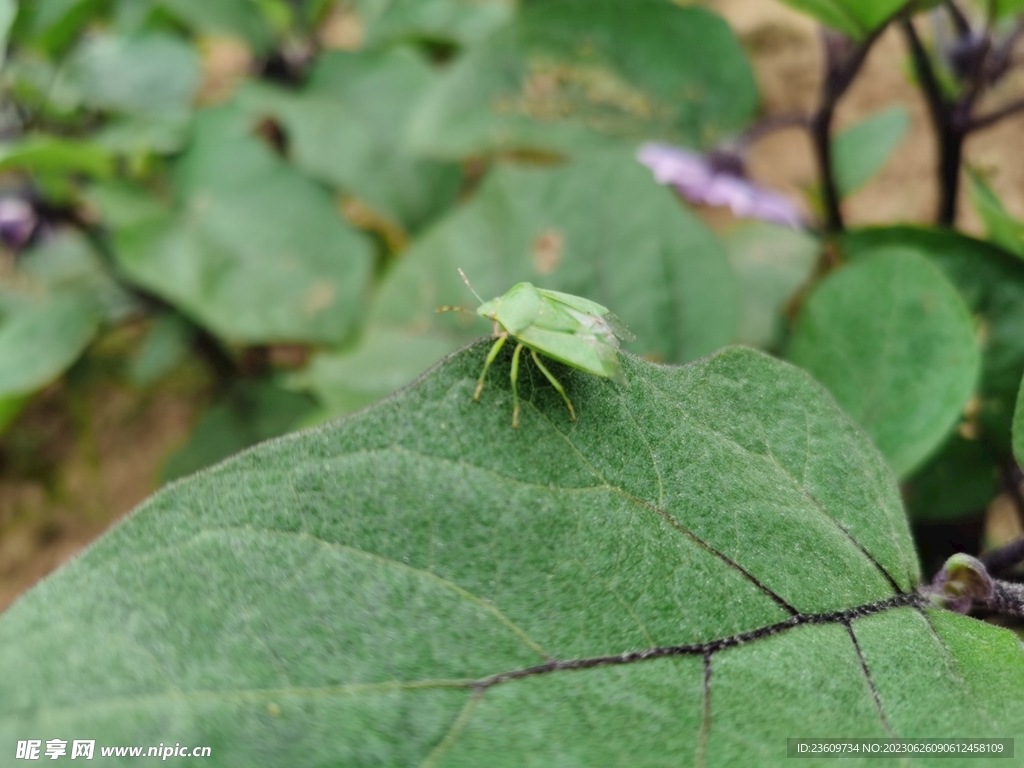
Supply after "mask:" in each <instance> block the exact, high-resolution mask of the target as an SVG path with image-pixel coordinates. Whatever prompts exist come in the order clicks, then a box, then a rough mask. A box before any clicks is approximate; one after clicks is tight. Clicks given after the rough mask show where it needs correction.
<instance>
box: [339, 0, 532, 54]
mask: <svg viewBox="0 0 1024 768" xmlns="http://www.w3.org/2000/svg"><path fill="white" fill-rule="evenodd" d="M513 6H514V4H513V2H512V0H357V2H356V8H357V9H358V10H359V17H360V18H361V20H362V21H363V24H364V25H365V26H366V27H367V34H366V37H367V41H366V42H367V44H368V45H370V46H376V45H381V44H386V43H390V42H395V41H399V40H408V39H409V38H423V39H427V40H432V41H440V42H447V43H462V44H470V43H474V42H478V41H479V40H482V39H484V38H486V37H487V36H488V35H489V34H490V33H491V32H493V31H494V30H495V29H497V28H498V27H500V26H501V25H502V24H504V23H506V22H508V21H509V20H510V19H511V18H512V12H513Z"/></svg>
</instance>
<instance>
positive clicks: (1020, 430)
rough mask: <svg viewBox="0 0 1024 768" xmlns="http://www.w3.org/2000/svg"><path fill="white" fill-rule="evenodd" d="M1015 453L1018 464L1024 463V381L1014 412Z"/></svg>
mask: <svg viewBox="0 0 1024 768" xmlns="http://www.w3.org/2000/svg"><path fill="white" fill-rule="evenodd" d="M1013 455H1014V457H1015V458H1016V459H1017V463H1018V464H1024V383H1022V384H1021V389H1020V394H1019V395H1018V396H1017V408H1016V409H1015V410H1014V414H1013Z"/></svg>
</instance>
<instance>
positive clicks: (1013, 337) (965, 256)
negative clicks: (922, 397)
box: [843, 227, 1024, 450]
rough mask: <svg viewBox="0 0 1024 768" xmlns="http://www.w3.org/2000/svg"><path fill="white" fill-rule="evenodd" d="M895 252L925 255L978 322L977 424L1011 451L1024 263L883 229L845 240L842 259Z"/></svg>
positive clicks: (937, 233)
mask: <svg viewBox="0 0 1024 768" xmlns="http://www.w3.org/2000/svg"><path fill="white" fill-rule="evenodd" d="M891 248H910V249H913V250H915V251H917V252H918V253H921V254H924V255H926V256H927V257H928V258H929V259H930V260H931V261H932V262H934V263H935V265H936V266H938V267H939V268H940V269H941V270H942V271H943V272H944V273H945V274H946V277H947V278H949V280H950V281H951V282H952V283H953V285H955V286H956V287H957V289H958V291H959V293H960V295H961V297H962V298H963V300H964V302H965V303H966V304H967V308H968V309H969V311H970V312H971V314H972V316H974V317H976V318H977V321H976V322H977V338H978V341H979V345H980V347H981V349H982V373H981V382H980V387H979V390H978V399H979V402H978V413H977V417H976V418H977V421H978V423H979V426H980V427H981V429H982V430H983V432H984V434H985V436H986V439H988V440H991V441H992V442H993V443H994V444H995V445H996V446H997V447H999V448H1001V449H1003V450H1009V446H1010V422H1011V419H1012V418H1013V409H1014V404H1015V403H1016V400H1017V391H1018V389H1019V386H1020V380H1021V375H1022V374H1024V335H1022V334H1021V333H1020V329H1021V328H1024V263H1022V262H1021V260H1020V259H1018V258H1016V257H1015V256H1013V255H1011V254H1008V253H1006V252H1005V251H1002V250H999V249H997V248H993V247H992V246H989V245H987V244H985V243H983V242H980V241H978V240H975V239H973V238H970V237H966V236H964V235H961V234H958V233H955V232H948V231H943V230H936V229H924V228H916V227H880V228H877V229H866V230H861V231H859V232H853V233H851V234H850V235H849V236H847V237H846V238H844V240H843V253H844V254H845V255H846V256H847V257H849V258H850V259H851V260H857V259H860V258H863V257H865V256H868V255H870V254H871V253H874V252H875V251H877V250H881V249H891Z"/></svg>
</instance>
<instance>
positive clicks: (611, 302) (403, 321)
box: [307, 151, 737, 406]
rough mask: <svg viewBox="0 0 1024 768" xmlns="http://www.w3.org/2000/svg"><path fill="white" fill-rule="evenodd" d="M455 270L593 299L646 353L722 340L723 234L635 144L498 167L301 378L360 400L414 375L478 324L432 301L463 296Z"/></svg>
mask: <svg viewBox="0 0 1024 768" xmlns="http://www.w3.org/2000/svg"><path fill="white" fill-rule="evenodd" d="M459 268H461V269H462V270H463V271H465V273H466V274H467V275H468V276H469V279H470V280H471V281H472V282H473V285H474V287H475V288H476V290H477V291H478V292H479V293H480V295H481V296H483V297H484V298H485V299H487V298H492V297H494V296H499V295H501V294H503V293H505V291H507V290H508V289H509V288H511V287H512V285H513V284H514V283H516V282H518V281H520V280H527V281H530V282H533V283H535V284H537V285H539V286H542V287H545V288H553V289H556V290H561V291H566V292H568V293H573V294H576V295H579V296H585V297H587V298H590V299H593V300H594V301H598V302H600V303H601V304H603V305H605V306H607V307H609V308H611V310H612V311H613V312H614V313H615V314H617V315H618V316H619V317H620V318H622V320H623V321H625V323H626V325H628V326H629V328H630V330H631V331H632V332H633V333H634V334H636V336H637V341H636V343H635V344H634V345H632V347H631V348H632V349H634V350H636V351H638V352H641V353H643V354H645V355H649V356H651V357H653V358H654V359H658V360H666V361H674V362H683V361H687V360H693V359H695V358H697V357H700V356H701V355H706V354H708V353H710V352H713V351H714V350H716V349H718V348H719V347H721V346H723V345H725V344H728V343H729V342H730V341H732V339H733V330H734V327H735V322H736V305H737V299H736V294H737V288H736V278H735V277H734V276H733V274H732V272H731V270H730V268H729V264H728V260H727V258H726V255H725V253H724V250H723V248H722V246H721V244H720V243H719V242H718V241H717V240H716V239H715V237H714V235H712V234H711V233H710V232H709V231H708V230H707V229H706V228H705V227H704V226H703V225H702V224H701V223H700V222H699V221H698V220H697V219H696V218H695V217H694V216H693V215H692V214H690V213H689V212H688V211H687V210H686V209H685V208H683V207H682V206H681V205H679V202H678V200H677V199H676V198H675V196H674V195H673V194H672V193H671V192H670V191H668V190H666V189H665V188H664V187H662V186H660V185H658V184H657V183H656V182H655V181H654V180H653V179H652V178H651V175H650V173H649V172H648V171H647V169H646V168H644V167H643V166H641V165H640V164H639V163H637V162H636V161H635V160H634V159H633V157H632V153H628V152H618V151H616V152H608V153H605V152H601V153H596V154H589V155H586V156H585V157H583V158H581V159H580V160H579V161H578V162H573V163H568V164H565V165H562V166H556V167H551V168H524V167H521V166H499V167H497V168H495V169H494V170H493V171H492V172H491V174H490V176H489V177H488V178H487V180H486V181H485V182H484V184H483V185H482V187H481V188H480V190H479V191H478V192H477V194H476V196H475V197H474V198H473V199H472V200H471V201H470V202H469V203H468V204H466V205H464V206H463V207H461V208H460V209H458V210H456V211H454V212H453V213H451V214H450V215H449V216H448V217H446V218H445V219H443V220H442V221H441V222H439V223H438V224H437V225H436V226H435V227H434V228H432V229H431V230H429V231H428V232H427V233H426V234H425V235H423V236H422V237H421V238H420V239H419V240H418V241H416V242H415V243H414V244H413V246H412V247H411V248H410V249H409V251H407V252H406V253H405V254H404V255H403V258H402V261H401V262H400V263H399V264H398V266H397V267H396V268H395V269H394V270H393V271H392V272H391V273H390V274H389V275H388V276H387V278H386V279H385V281H384V283H383V285H382V286H381V288H380V292H379V294H378V296H377V298H376V300H375V302H374V304H373V306H372V307H371V309H370V313H369V326H370V331H369V332H368V333H367V334H366V336H365V337H364V339H363V341H362V344H361V346H360V347H358V348H357V349H356V350H354V351H346V352H345V353H344V354H332V355H329V356H326V359H323V358H321V359H318V360H316V361H314V365H313V368H312V369H311V371H310V372H309V374H310V375H309V377H307V378H308V379H311V382H309V383H311V384H312V388H313V389H314V390H315V391H317V392H318V393H319V394H320V395H321V397H322V398H323V399H324V400H326V401H327V402H329V403H332V404H335V405H338V406H340V405H342V404H344V403H352V404H359V405H361V404H362V403H363V402H366V401H369V400H374V399H377V398H379V397H383V396H384V395H386V394H388V393H389V392H391V391H393V390H394V388H395V387H397V386H399V385H401V384H405V383H407V382H409V381H411V380H412V379H413V377H414V376H416V375H417V374H418V373H419V371H420V370H422V367H423V364H424V362H425V359H424V355H427V354H433V355H434V356H435V359H436V355H438V354H440V353H441V352H443V351H445V350H451V349H454V348H455V347H456V346H458V345H459V344H462V343H464V342H465V341H468V340H469V339H472V338H475V337H477V336H480V335H481V334H483V333H486V332H487V331H488V330H489V327H488V325H487V324H486V323H485V322H484V321H482V320H480V319H479V318H477V317H476V316H475V315H465V314H463V315H459V314H447V315H438V314H437V313H436V312H435V310H436V309H437V307H438V306H439V305H442V304H466V303H470V304H472V303H473V302H472V295H471V294H470V293H469V291H467V290H466V287H465V286H464V285H463V284H462V281H461V280H460V279H459V275H458V269H459ZM467 299H469V300H470V301H468V302H467ZM382 344H386V345H387V346H386V347H381V345H382ZM418 344H420V345H426V346H425V347H424V349H422V350H415V349H412V348H414V347H415V346H416V345H418ZM427 349H429V350H432V352H430V353H428V352H426V351H425V350H427ZM382 359H385V360H387V361H388V362H387V363H385V364H384V365H383V367H381V366H380V361H381V360H382Z"/></svg>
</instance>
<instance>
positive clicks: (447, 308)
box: [434, 304, 476, 315]
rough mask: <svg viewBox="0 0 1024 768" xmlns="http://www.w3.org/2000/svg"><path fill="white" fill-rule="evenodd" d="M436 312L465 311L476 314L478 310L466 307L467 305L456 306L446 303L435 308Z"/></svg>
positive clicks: (468, 313)
mask: <svg viewBox="0 0 1024 768" xmlns="http://www.w3.org/2000/svg"><path fill="white" fill-rule="evenodd" d="M434 312H435V313H436V312H465V313H466V314H467V315H475V314H476V312H474V311H473V310H471V309H466V308H465V307H456V306H453V305H451V304H445V305H444V306H443V307H438V308H437V309H435V310H434Z"/></svg>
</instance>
